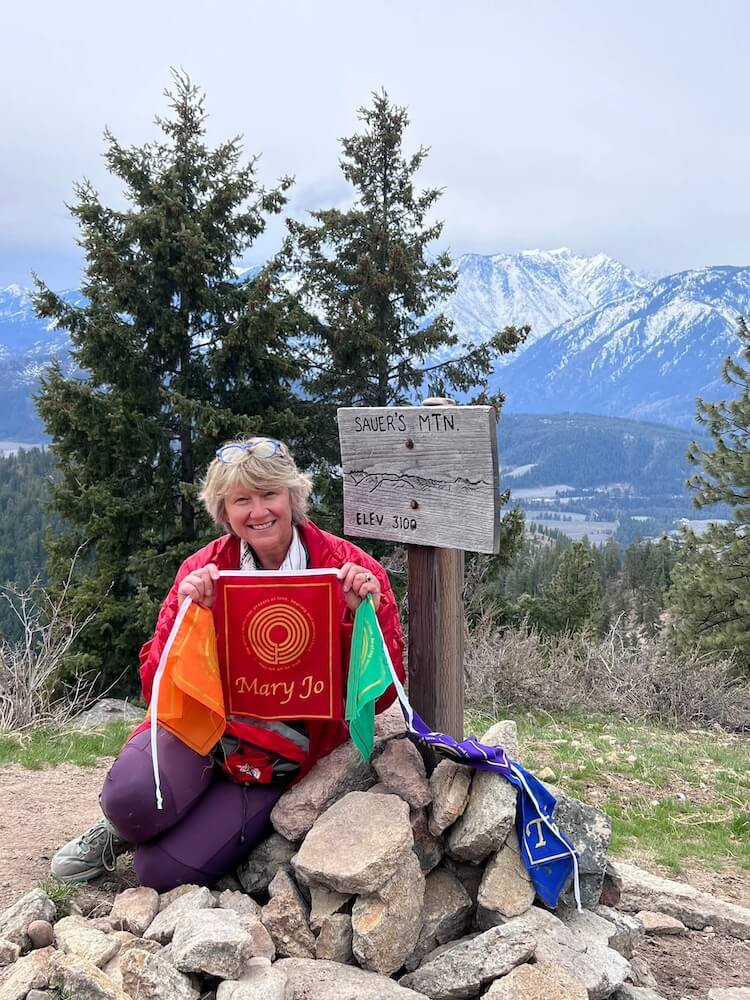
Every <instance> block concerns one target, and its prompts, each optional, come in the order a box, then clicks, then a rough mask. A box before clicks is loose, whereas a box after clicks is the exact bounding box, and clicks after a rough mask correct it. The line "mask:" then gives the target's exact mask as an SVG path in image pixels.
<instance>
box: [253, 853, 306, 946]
mask: <svg viewBox="0 0 750 1000" xmlns="http://www.w3.org/2000/svg"><path fill="white" fill-rule="evenodd" d="M268 890H269V892H270V894H271V899H270V900H269V902H268V903H266V905H265V906H264V907H263V908H262V910H261V920H262V921H263V925H264V927H265V928H266V930H267V931H268V933H269V934H270V935H271V938H272V940H273V943H274V945H275V948H276V952H277V954H279V955H282V956H284V957H289V958H312V957H313V956H314V955H315V938H314V937H313V935H312V932H311V930H310V911H309V910H308V907H307V904H306V903H305V901H304V899H303V898H302V896H301V895H300V891H299V889H298V888H297V886H296V885H295V884H294V881H293V879H292V877H291V876H290V875H287V873H286V872H284V871H280V872H278V874H277V875H276V877H275V878H274V879H273V881H272V882H271V884H270V886H269V887H268Z"/></svg>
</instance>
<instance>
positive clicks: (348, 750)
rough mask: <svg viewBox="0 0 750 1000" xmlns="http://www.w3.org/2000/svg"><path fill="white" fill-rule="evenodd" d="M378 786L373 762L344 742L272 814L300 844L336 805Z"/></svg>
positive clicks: (288, 836) (276, 826)
mask: <svg viewBox="0 0 750 1000" xmlns="http://www.w3.org/2000/svg"><path fill="white" fill-rule="evenodd" d="M374 784H375V772H374V771H373V769H372V766H371V765H370V763H369V761H364V760H362V757H361V756H360V753H359V750H357V749H356V748H355V747H354V746H353V744H351V743H343V744H342V745H341V746H340V747H337V748H336V749H335V750H333V751H332V752H331V753H329V754H328V756H327V757H322V758H321V759H320V760H319V761H318V762H317V764H316V765H315V766H314V767H313V769H312V770H311V771H309V772H308V773H307V774H306V775H305V777H304V778H303V779H302V780H301V781H300V782H298V783H297V784H296V785H293V786H292V787H291V788H290V789H289V790H288V791H287V792H286V793H285V794H284V795H282V797H281V798H280V799H279V801H278V802H277V803H276V805H275V806H274V807H273V811H272V812H271V823H272V824H273V828H274V830H276V832H277V833H280V834H281V836H282V837H286V839H287V840H293V841H300V840H302V838H303V837H304V836H305V835H306V834H307V833H308V831H309V830H310V829H311V828H312V825H313V823H314V822H315V821H316V820H317V818H318V817H319V816H320V815H321V814H322V813H324V812H325V810H326V809H327V808H328V807H329V806H330V805H331V804H332V803H334V802H336V801H337V800H338V799H340V798H341V797H342V796H344V795H346V794H347V793H348V792H353V791H364V790H365V789H367V788H369V787H370V785H374ZM244 884H245V883H244V882H243V885H244Z"/></svg>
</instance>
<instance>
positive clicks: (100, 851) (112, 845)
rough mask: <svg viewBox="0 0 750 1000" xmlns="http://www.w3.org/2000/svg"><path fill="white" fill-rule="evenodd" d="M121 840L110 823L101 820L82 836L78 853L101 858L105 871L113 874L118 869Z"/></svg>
mask: <svg viewBox="0 0 750 1000" xmlns="http://www.w3.org/2000/svg"><path fill="white" fill-rule="evenodd" d="M120 843H121V841H120V838H119V837H118V836H117V834H116V833H115V832H114V830H112V828H111V827H110V826H109V824H108V823H106V822H105V821H104V820H100V821H99V822H98V823H95V824H94V826H92V827H91V829H89V830H87V831H86V832H85V833H83V834H81V841H80V844H79V847H78V851H79V853H80V854H81V855H84V856H85V855H88V854H96V855H99V857H100V858H101V863H102V866H103V867H104V869H105V871H108V872H113V871H114V870H115V868H116V867H117V847H118V845H119V844H120Z"/></svg>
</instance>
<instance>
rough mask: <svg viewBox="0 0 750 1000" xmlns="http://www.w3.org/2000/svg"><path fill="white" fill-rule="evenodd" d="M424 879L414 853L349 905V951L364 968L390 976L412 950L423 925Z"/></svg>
mask: <svg viewBox="0 0 750 1000" xmlns="http://www.w3.org/2000/svg"><path fill="white" fill-rule="evenodd" d="M424 886H425V879H424V875H423V874H422V869H421V867H420V865H419V861H418V859H417V857H416V855H415V854H414V853H413V852H409V854H407V856H406V858H405V860H404V862H403V864H402V865H401V866H400V867H399V868H398V869H397V870H396V872H395V873H394V875H393V877H392V878H391V879H390V880H389V881H388V882H386V883H385V885H383V886H382V887H381V888H380V889H378V890H376V892H374V893H372V894H371V895H364V896H360V897H359V898H358V899H357V901H356V903H355V904H354V906H353V908H352V931H353V939H352V950H353V952H354V956H355V958H356V959H357V961H358V962H359V964H360V966H361V967H362V968H363V969H368V970H369V971H370V972H379V973H381V974H383V975H390V974H391V973H393V972H395V971H396V970H397V969H400V968H401V966H402V965H403V964H404V962H405V961H406V959H407V958H408V956H409V955H410V954H411V953H412V952H413V951H414V948H415V946H416V944H417V939H418V937H419V931H420V928H421V926H422V905H423V902H424Z"/></svg>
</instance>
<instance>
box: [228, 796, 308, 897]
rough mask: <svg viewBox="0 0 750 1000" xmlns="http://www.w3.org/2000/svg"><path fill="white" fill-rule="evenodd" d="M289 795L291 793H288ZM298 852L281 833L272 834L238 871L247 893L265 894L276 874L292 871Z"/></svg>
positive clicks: (252, 852) (259, 845)
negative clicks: (292, 862)
mask: <svg viewBox="0 0 750 1000" xmlns="http://www.w3.org/2000/svg"><path fill="white" fill-rule="evenodd" d="M288 794H289V792H287V793H286V795H288ZM286 795H285V796H284V798H286ZM296 850H297V848H296V846H295V845H294V844H293V843H292V842H291V841H290V840H287V839H286V837H282V836H281V834H280V833H272V834H271V836H270V837H267V838H266V839H265V840H264V841H263V842H262V843H260V844H258V846H257V847H256V848H255V849H254V850H252V851H251V852H250V854H249V855H248V858H247V861H245V862H244V863H243V864H242V865H240V867H239V868H238V869H237V878H238V879H239V880H240V882H241V884H242V888H243V889H244V890H245V892H251V893H258V892H265V891H266V889H267V888H268V886H269V884H270V882H271V880H272V879H273V877H274V875H275V874H276V872H278V871H281V870H282V869H284V870H286V871H288V872H289V871H291V870H292V865H291V861H292V858H293V856H294V854H295V852H296Z"/></svg>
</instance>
